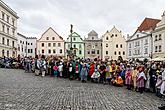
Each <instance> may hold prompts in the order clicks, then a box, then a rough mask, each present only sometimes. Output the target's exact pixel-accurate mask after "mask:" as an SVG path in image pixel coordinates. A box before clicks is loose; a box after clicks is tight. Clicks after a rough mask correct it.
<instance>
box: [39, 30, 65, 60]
mask: <svg viewBox="0 0 165 110" xmlns="http://www.w3.org/2000/svg"><path fill="white" fill-rule="evenodd" d="M37 54H38V55H46V56H50V55H53V56H60V57H64V40H63V38H62V37H61V36H59V35H58V34H57V33H56V32H55V31H54V30H53V29H52V28H51V27H50V28H48V29H47V30H46V31H45V32H44V33H43V34H42V36H41V38H40V39H39V40H38V41H37Z"/></svg>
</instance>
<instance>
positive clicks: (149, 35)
mask: <svg viewBox="0 0 165 110" xmlns="http://www.w3.org/2000/svg"><path fill="white" fill-rule="evenodd" d="M145 37H151V34H148V35H146V36H142V37H138V38H135V39H130V40H127V41H126V42H131V41H135V40H139V39H142V38H145Z"/></svg>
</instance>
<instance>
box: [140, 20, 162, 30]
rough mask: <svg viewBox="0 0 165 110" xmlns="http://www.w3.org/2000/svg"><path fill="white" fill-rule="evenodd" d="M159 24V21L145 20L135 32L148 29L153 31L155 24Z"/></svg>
mask: <svg viewBox="0 0 165 110" xmlns="http://www.w3.org/2000/svg"><path fill="white" fill-rule="evenodd" d="M158 22H160V20H159V19H153V18H145V19H144V20H143V22H142V23H141V25H140V26H139V27H138V29H137V31H140V32H142V31H147V30H150V29H155V27H156V24H157V23H158Z"/></svg>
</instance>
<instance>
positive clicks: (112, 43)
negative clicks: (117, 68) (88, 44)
mask: <svg viewBox="0 0 165 110" xmlns="http://www.w3.org/2000/svg"><path fill="white" fill-rule="evenodd" d="M102 54H103V59H113V60H117V59H118V57H119V56H121V57H122V58H123V59H126V40H125V38H124V36H123V35H122V33H121V31H119V30H117V29H116V27H115V26H114V27H113V28H112V29H111V30H110V31H107V32H106V33H105V34H104V35H103V36H102Z"/></svg>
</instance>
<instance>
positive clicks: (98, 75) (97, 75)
mask: <svg viewBox="0 0 165 110" xmlns="http://www.w3.org/2000/svg"><path fill="white" fill-rule="evenodd" d="M91 78H92V79H93V82H96V83H98V82H99V78H100V73H99V71H98V70H97V68H95V70H94V72H93V74H92V76H91Z"/></svg>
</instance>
